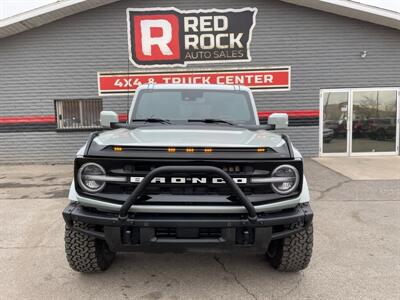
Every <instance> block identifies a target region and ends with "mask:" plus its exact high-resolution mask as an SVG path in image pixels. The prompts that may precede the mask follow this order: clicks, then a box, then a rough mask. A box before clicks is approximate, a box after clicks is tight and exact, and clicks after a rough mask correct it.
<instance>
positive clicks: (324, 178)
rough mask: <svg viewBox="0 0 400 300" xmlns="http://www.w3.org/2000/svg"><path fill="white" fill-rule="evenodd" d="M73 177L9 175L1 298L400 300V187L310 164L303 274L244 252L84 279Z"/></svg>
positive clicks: (34, 170) (2, 180)
mask: <svg viewBox="0 0 400 300" xmlns="http://www.w3.org/2000/svg"><path fill="white" fill-rule="evenodd" d="M71 173H72V166H70V165H59V166H50V165H48V166H39V165H31V166H23V165H19V166H0V203H1V208H0V220H1V221H2V223H1V226H0V266H1V267H0V279H1V280H0V298H1V299H41V298H44V299H111V298H113V299H129V298H139V299H399V295H400V238H399V237H400V233H399V232H400V181H399V180H352V179H350V178H348V177H346V176H343V175H341V174H339V173H336V172H335V171H332V170H330V169H328V168H326V167H324V166H322V165H320V164H319V163H317V162H315V161H313V160H307V161H306V175H307V178H308V181H309V185H310V189H311V194H312V207H313V210H314V213H315V219H314V220H315V221H314V230H315V245H314V254H313V258H312V261H311V264H310V266H309V268H308V269H307V270H305V271H303V272H300V273H296V274H290V273H289V274H286V273H279V272H277V271H275V270H273V269H272V268H271V267H270V266H269V265H268V263H267V262H266V261H265V260H264V258H263V257H262V256H257V255H253V254H245V253H234V254H224V253H182V254H171V253H165V254H146V253H136V254H131V253H127V254H119V255H118V257H117V259H116V261H115V263H114V264H113V265H112V267H111V268H110V269H109V270H108V271H107V272H106V273H101V274H89V275H83V274H79V273H76V272H74V271H72V270H71V269H70V268H69V266H68V264H67V262H66V259H65V256H64V244H63V234H64V224H63V219H62V217H61V211H62V209H63V208H64V206H66V204H67V199H66V196H67V191H68V187H69V184H70V180H71Z"/></svg>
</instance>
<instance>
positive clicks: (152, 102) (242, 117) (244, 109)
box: [132, 89, 255, 124]
mask: <svg viewBox="0 0 400 300" xmlns="http://www.w3.org/2000/svg"><path fill="white" fill-rule="evenodd" d="M132 119H133V120H135V119H138V120H145V119H162V120H168V121H171V122H174V123H181V122H188V121H189V120H192V121H193V120H194V121H197V120H203V119H207V120H210V119H212V120H223V121H227V122H229V123H234V124H255V120H254V113H253V108H252V105H251V100H250V97H249V94H248V93H247V92H239V91H220V90H157V89H156V90H143V91H141V92H140V94H139V95H138V96H137V99H136V103H135V107H134V111H133V115H132Z"/></svg>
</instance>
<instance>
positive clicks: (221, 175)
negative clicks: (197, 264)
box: [63, 84, 313, 272]
mask: <svg viewBox="0 0 400 300" xmlns="http://www.w3.org/2000/svg"><path fill="white" fill-rule="evenodd" d="M100 122H101V125H102V126H103V127H104V128H105V130H104V131H102V132H93V133H92V134H91V135H90V137H89V139H88V141H87V142H86V145H85V146H83V147H82V148H81V149H80V150H79V152H78V153H77V156H76V158H75V162H74V179H73V182H72V185H71V188H70V192H69V200H70V204H69V205H68V206H67V207H66V208H65V210H64V211H63V217H64V220H65V222H66V229H65V251H66V256H67V260H68V262H69V265H70V266H71V268H72V269H74V270H76V271H79V272H98V271H103V270H106V269H107V268H108V267H109V266H110V265H111V263H112V262H113V259H114V257H115V253H116V252H118V251H144V252H146V251H176V250H177V249H178V250H179V251H184V250H190V249H191V248H196V249H197V248H200V247H206V248H208V249H210V247H211V249H215V248H217V247H219V248H222V250H228V251H233V250H234V249H237V248H240V249H249V250H252V251H254V252H262V253H265V255H266V259H267V260H268V261H269V262H270V264H271V265H272V266H273V267H274V268H276V269H278V270H281V271H290V272H296V271H299V270H302V269H304V268H306V267H307V265H308V264H309V261H310V258H311V253H312V246H313V226H312V219H313V212H312V210H311V208H310V205H309V198H310V196H309V190H308V186H307V181H306V179H305V177H304V175H303V160H302V156H301V155H300V153H299V152H298V151H297V150H296V148H294V147H293V145H292V143H291V141H290V139H289V137H288V136H287V135H285V134H278V133H273V132H272V130H274V129H276V130H279V129H284V128H286V127H287V126H288V116H287V114H271V115H270V116H269V118H268V123H267V124H264V125H260V122H259V119H258V114H257V111H256V106H255V101H254V99H253V95H252V93H251V91H250V90H249V89H248V88H246V87H242V86H223V85H196V84H191V85H183V84H182V85H177V84H174V85H172V84H171V85H167V84H160V85H153V84H147V85H143V86H141V87H140V88H139V89H138V90H137V91H136V93H135V96H134V98H133V100H132V105H131V107H130V110H129V114H128V120H127V122H124V123H118V115H117V114H116V113H114V112H111V111H103V112H101V116H100ZM214 247H215V248H214ZM241 251H242V250H241Z"/></svg>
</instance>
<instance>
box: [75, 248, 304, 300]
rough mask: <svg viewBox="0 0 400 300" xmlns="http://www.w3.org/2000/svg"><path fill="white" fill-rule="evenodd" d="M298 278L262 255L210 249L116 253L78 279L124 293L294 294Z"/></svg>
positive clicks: (206, 296) (195, 295)
mask: <svg viewBox="0 0 400 300" xmlns="http://www.w3.org/2000/svg"><path fill="white" fill-rule="evenodd" d="M302 278H303V273H302V272H299V273H280V272H278V271H276V270H274V269H273V268H272V267H270V266H269V264H268V262H267V261H266V259H265V257H264V255H262V254H255V253H248V252H245V253H239V252H235V253H224V252H221V251H219V252H215V251H214V252H208V253H207V252H201V253H199V252H186V253H119V254H118V255H117V258H116V260H115V262H114V264H113V265H112V266H111V268H110V269H109V270H107V271H106V272H104V273H97V274H87V275H85V274H82V275H81V276H79V281H80V284H81V285H92V284H96V285H98V284H100V285H102V286H107V287H108V289H110V288H111V287H112V289H117V290H118V291H116V293H117V294H119V295H121V297H125V296H126V297H127V298H130V297H131V296H132V293H134V295H135V297H133V298H136V297H137V298H144V299H161V298H163V299H164V298H165V299H180V298H183V299H217V298H218V299H219V298H221V299H222V298H230V299H237V298H241V299H276V298H281V297H283V296H287V295H288V294H289V293H290V294H291V293H293V291H294V290H295V289H297V288H298V287H299V285H300V282H301V280H302ZM117 298H118V297H117Z"/></svg>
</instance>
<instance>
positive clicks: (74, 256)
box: [64, 222, 115, 273]
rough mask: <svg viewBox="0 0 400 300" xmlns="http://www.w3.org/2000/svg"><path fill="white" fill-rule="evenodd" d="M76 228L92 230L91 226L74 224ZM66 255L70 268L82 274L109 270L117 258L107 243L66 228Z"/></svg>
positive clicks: (80, 223) (79, 223)
mask: <svg viewBox="0 0 400 300" xmlns="http://www.w3.org/2000/svg"><path fill="white" fill-rule="evenodd" d="M74 227H79V228H82V229H90V227H91V226H90V225H88V224H85V223H82V222H74ZM64 241H65V253H66V255H67V260H68V263H69V265H70V267H71V268H72V269H73V270H75V271H78V272H82V273H94V272H101V271H104V270H107V269H108V268H109V267H110V266H111V264H112V262H113V260H114V257H115V253H114V252H112V251H110V249H109V248H108V246H107V243H106V242H105V241H103V240H99V239H96V238H94V237H91V236H88V235H87V234H85V233H82V232H79V231H76V230H73V229H71V227H69V226H68V225H66V226H65V238H64Z"/></svg>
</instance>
